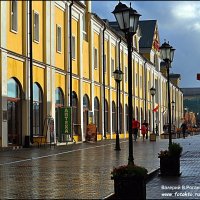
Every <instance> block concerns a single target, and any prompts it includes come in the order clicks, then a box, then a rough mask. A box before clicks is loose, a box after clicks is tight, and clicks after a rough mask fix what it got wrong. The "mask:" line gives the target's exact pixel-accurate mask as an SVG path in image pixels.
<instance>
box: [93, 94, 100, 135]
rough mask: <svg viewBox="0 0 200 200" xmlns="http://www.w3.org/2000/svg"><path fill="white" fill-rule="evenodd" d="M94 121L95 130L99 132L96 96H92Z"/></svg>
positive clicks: (97, 100)
mask: <svg viewBox="0 0 200 200" xmlns="http://www.w3.org/2000/svg"><path fill="white" fill-rule="evenodd" d="M94 123H95V124H96V126H97V132H99V128H100V122H99V99H98V97H95V98H94Z"/></svg>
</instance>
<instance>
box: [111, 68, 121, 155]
mask: <svg viewBox="0 0 200 200" xmlns="http://www.w3.org/2000/svg"><path fill="white" fill-rule="evenodd" d="M113 74H114V78H115V81H116V83H117V130H116V145H115V150H116V151H120V150H121V149H120V144H119V95H120V91H119V84H120V82H121V80H122V77H123V72H122V71H121V70H119V69H116V70H115V71H114V72H113Z"/></svg>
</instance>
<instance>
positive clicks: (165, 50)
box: [160, 42, 175, 145]
mask: <svg viewBox="0 0 200 200" xmlns="http://www.w3.org/2000/svg"><path fill="white" fill-rule="evenodd" d="M174 51H175V49H174V48H173V47H172V46H170V45H169V43H166V42H164V43H163V44H162V46H161V47H160V53H161V58H162V59H163V60H164V61H165V62H166V64H167V65H166V66H167V86H168V117H169V128H168V132H169V145H171V144H172V133H171V100H170V84H169V83H170V81H169V68H170V67H171V63H172V62H173V59H174Z"/></svg>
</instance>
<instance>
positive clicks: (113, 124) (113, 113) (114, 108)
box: [112, 101, 116, 132]
mask: <svg viewBox="0 0 200 200" xmlns="http://www.w3.org/2000/svg"><path fill="white" fill-rule="evenodd" d="M112 132H116V107H115V102H114V101H112Z"/></svg>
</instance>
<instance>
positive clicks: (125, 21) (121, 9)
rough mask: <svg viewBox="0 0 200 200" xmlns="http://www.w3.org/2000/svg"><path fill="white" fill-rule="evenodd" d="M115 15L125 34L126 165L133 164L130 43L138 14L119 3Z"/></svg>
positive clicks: (136, 24)
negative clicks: (126, 65)
mask: <svg viewBox="0 0 200 200" xmlns="http://www.w3.org/2000/svg"><path fill="white" fill-rule="evenodd" d="M112 13H113V14H114V15H115V18H116V20H117V23H118V25H119V28H120V30H121V31H123V32H124V33H125V37H126V40H127V47H128V117H129V127H128V130H129V158H128V164H134V159H133V140H132V113H133V110H132V78H133V77H132V43H133V35H134V34H135V33H136V30H137V27H138V21H139V17H140V16H141V15H140V14H138V13H137V11H136V10H133V9H132V8H131V7H130V8H128V7H127V6H126V5H125V4H122V3H121V2H119V3H118V5H117V6H116V7H115V10H114V11H113V12H112Z"/></svg>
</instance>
